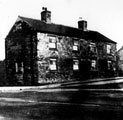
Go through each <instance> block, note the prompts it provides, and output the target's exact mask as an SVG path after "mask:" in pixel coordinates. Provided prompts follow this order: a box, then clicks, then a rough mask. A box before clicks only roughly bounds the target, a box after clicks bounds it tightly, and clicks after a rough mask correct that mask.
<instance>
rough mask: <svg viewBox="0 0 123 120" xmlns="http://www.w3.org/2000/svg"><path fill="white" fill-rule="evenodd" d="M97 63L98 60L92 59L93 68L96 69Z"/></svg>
mask: <svg viewBox="0 0 123 120" xmlns="http://www.w3.org/2000/svg"><path fill="white" fill-rule="evenodd" d="M96 64H97V62H96V60H92V61H91V70H96Z"/></svg>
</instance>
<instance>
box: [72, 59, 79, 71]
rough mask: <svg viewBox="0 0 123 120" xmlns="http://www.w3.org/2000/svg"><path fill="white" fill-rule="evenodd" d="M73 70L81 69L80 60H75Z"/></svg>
mask: <svg viewBox="0 0 123 120" xmlns="http://www.w3.org/2000/svg"><path fill="white" fill-rule="evenodd" d="M73 70H79V60H73Z"/></svg>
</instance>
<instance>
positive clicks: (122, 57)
mask: <svg viewBox="0 0 123 120" xmlns="http://www.w3.org/2000/svg"><path fill="white" fill-rule="evenodd" d="M117 70H118V75H119V76H123V46H122V47H121V48H120V49H119V50H118V51H117Z"/></svg>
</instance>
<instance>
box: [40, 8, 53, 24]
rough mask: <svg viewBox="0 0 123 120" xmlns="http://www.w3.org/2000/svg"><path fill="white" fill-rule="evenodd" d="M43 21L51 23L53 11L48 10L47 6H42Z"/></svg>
mask: <svg viewBox="0 0 123 120" xmlns="http://www.w3.org/2000/svg"><path fill="white" fill-rule="evenodd" d="M42 10H43V11H42V12H41V21H43V22H46V23H51V11H48V10H47V8H46V7H42Z"/></svg>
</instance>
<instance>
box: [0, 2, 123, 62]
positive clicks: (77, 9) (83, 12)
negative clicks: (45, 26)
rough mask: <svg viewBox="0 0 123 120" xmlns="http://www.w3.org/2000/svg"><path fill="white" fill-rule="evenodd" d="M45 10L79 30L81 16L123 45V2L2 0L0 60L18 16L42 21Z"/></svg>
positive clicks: (55, 18)
mask: <svg viewBox="0 0 123 120" xmlns="http://www.w3.org/2000/svg"><path fill="white" fill-rule="evenodd" d="M42 7H47V8H48V10H50V11H51V12H52V22H53V23H56V24H63V25H67V26H73V27H78V26H77V22H78V20H79V17H82V18H83V19H84V20H87V21H88V29H89V30H94V31H98V32H100V33H102V34H104V35H105V36H107V37H108V38H110V39H112V40H114V41H116V42H117V48H118V49H119V48H120V47H121V46H122V45H123V0H0V60H3V59H4V58H5V44H4V42H5V37H6V36H7V34H8V32H9V31H10V29H11V27H12V26H13V25H14V23H15V21H16V19H17V17H18V16H19V15H20V16H23V17H29V18H34V19H40V12H41V11H42Z"/></svg>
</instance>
